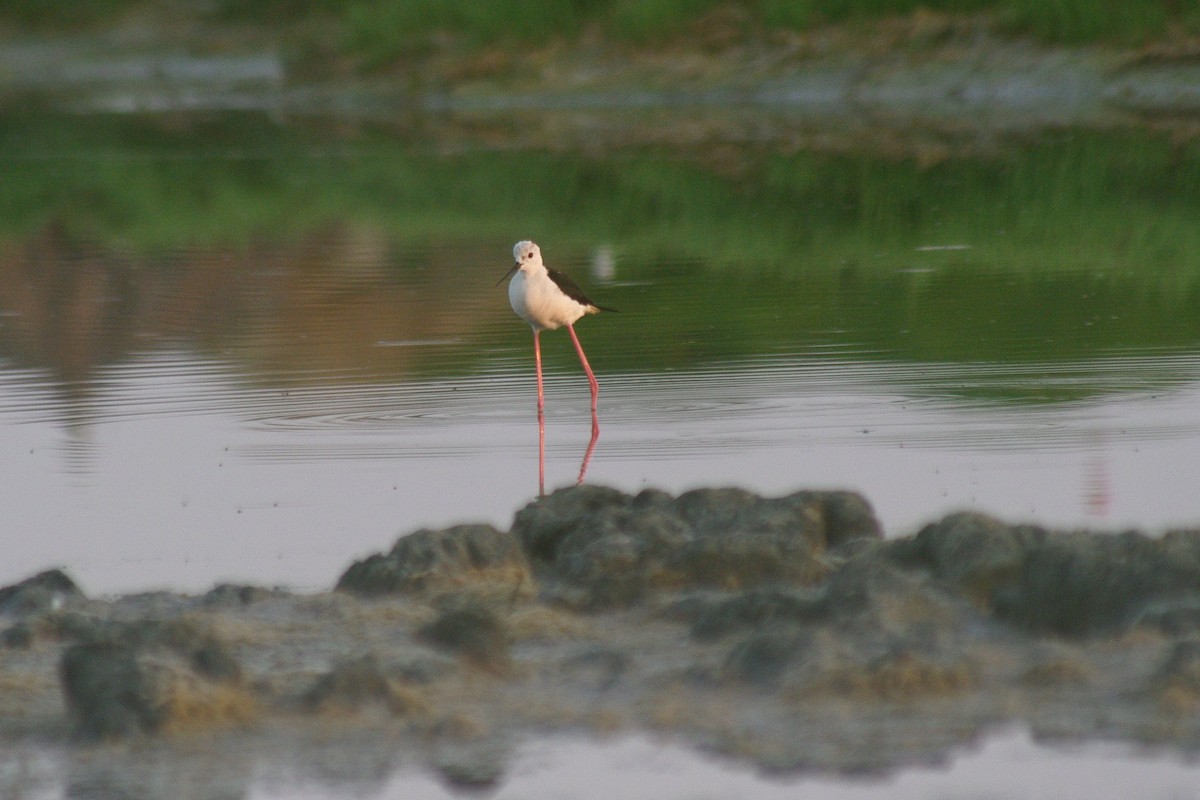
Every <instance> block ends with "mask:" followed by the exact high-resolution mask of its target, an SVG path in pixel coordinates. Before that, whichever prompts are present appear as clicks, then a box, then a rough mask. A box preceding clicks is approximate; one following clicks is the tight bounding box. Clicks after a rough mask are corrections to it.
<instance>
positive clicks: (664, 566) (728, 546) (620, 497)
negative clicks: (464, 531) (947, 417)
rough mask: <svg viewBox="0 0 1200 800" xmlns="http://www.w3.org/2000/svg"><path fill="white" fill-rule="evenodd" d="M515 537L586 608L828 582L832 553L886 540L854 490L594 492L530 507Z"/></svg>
mask: <svg viewBox="0 0 1200 800" xmlns="http://www.w3.org/2000/svg"><path fill="white" fill-rule="evenodd" d="M513 534H514V535H515V536H517V537H518V538H519V539H520V541H521V542H522V544H523V545H524V546H525V549H526V551H527V552H528V553H529V555H530V557H531V559H532V560H533V561H534V564H535V566H536V567H538V568H539V570H540V571H541V573H540V574H545V575H546V576H547V577H549V578H550V579H552V580H555V581H558V582H560V583H561V584H562V585H563V586H565V587H566V588H567V589H568V591H567V592H565V593H564V595H563V599H566V600H568V602H571V603H573V604H576V605H580V606H584V607H604V606H613V605H624V604H629V603H633V602H636V601H637V600H639V599H640V598H642V597H643V596H645V594H646V593H647V592H650V591H661V590H679V589H689V588H697V587H710V588H725V589H744V588H749V587H754V586H760V585H764V584H770V583H777V582H783V583H794V584H802V585H804V584H814V583H818V582H820V581H821V580H823V579H824V578H825V577H826V575H827V574H828V572H829V569H830V564H829V561H828V559H827V558H826V556H827V555H828V553H829V552H830V551H831V550H832V549H834V548H838V547H841V546H842V545H845V544H847V543H849V542H851V541H855V540H860V539H868V540H870V539H878V538H879V537H880V536H881V533H880V529H879V523H878V522H877V521H876V519H875V516H874V514H873V513H872V511H871V508H870V506H869V505H868V504H867V502H866V501H865V500H864V499H863V498H862V497H861V496H859V495H857V494H853V493H850V492H797V493H795V494H791V495H788V496H786V497H779V498H763V497H759V496H758V495H755V494H752V493H750V492H746V491H743V490H741V489H702V490H695V491H691V492H686V493H684V494H682V495H679V496H678V497H672V496H671V495H669V494H667V493H665V492H661V491H657V490H647V491H643V492H641V493H640V494H638V495H636V496H631V495H627V494H623V493H621V492H618V491H616V490H613V489H607V488H604V487H596V486H579V487H573V488H570V489H562V490H559V491H557V492H555V493H554V494H552V495H549V496H548V497H543V498H540V499H538V500H537V501H535V502H533V503H531V504H529V505H528V506H526V507H525V508H523V509H522V510H521V511H520V512H518V513H517V517H516V520H515V522H514V524H513Z"/></svg>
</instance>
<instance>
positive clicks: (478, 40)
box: [0, 0, 1200, 65]
mask: <svg viewBox="0 0 1200 800" xmlns="http://www.w3.org/2000/svg"><path fill="white" fill-rule="evenodd" d="M152 8H154V6H153V4H150V3H149V2H148V0H88V2H86V3H75V2H69V0H6V2H4V3H2V4H0V26H8V27H18V28H31V29H35V30H39V31H44V30H49V29H55V28H66V29H77V28H80V27H87V26H95V25H98V24H102V23H104V22H106V21H108V20H111V19H113V18H115V17H117V16H119V15H121V14H122V13H124V12H126V11H129V10H131V9H140V10H146V9H152ZM170 8H171V11H170V13H171V14H172V15H173V16H174V17H178V15H179V14H181V13H183V14H186V13H192V14H200V15H206V16H212V17H215V18H217V19H219V20H238V21H242V22H249V23H260V24H263V25H269V26H271V27H272V28H275V29H280V28H283V29H284V30H286V29H287V27H288V26H293V28H294V29H295V30H296V31H301V30H311V28H312V22H313V21H314V20H317V21H319V25H318V27H319V29H320V30H322V31H323V32H324V34H323V35H327V36H329V37H330V38H331V40H333V41H335V42H336V43H337V46H340V47H341V48H343V49H344V50H345V52H346V53H348V54H350V55H354V56H357V57H358V58H360V59H362V60H363V61H365V62H366V63H368V64H371V65H379V64H385V63H388V62H389V61H392V60H395V59H400V58H404V57H406V56H411V55H413V54H418V55H419V54H420V53H422V52H424V51H425V50H427V49H428V48H430V47H432V46H435V43H436V42H441V41H444V39H445V36H446V35H449V36H451V37H452V38H454V39H455V40H457V41H460V42H461V46H463V47H467V48H470V47H480V46H483V45H500V46H512V47H521V46H530V43H534V44H540V43H542V42H544V41H545V40H546V39H548V38H552V37H562V38H567V39H569V38H571V37H575V36H577V35H578V34H579V33H580V32H581V31H583V30H584V29H586V28H593V29H596V30H599V31H601V32H603V33H605V34H607V35H608V36H610V37H613V38H614V39H617V40H624V41H629V42H634V43H640V44H646V45H652V44H656V43H661V42H664V41H668V40H679V41H681V42H685V43H686V42H687V41H690V40H691V39H692V37H693V34H694V31H693V28H692V26H693V24H694V23H695V22H696V21H697V20H699V19H701V18H702V17H704V16H705V15H706V14H710V13H711V12H714V11H722V10H724V11H727V12H728V11H732V12H734V13H732V14H729V13H726V14H725V18H728V19H734V20H741V21H742V23H741V27H742V32H743V33H744V34H745V35H749V36H754V35H758V34H760V33H762V32H764V31H768V30H772V29H790V30H805V29H809V28H811V27H813V26H815V25H820V24H825V23H847V22H869V21H871V20H876V19H881V18H885V17H893V16H906V15H910V14H913V13H915V12H918V11H920V10H929V11H935V12H943V13H949V14H978V13H986V14H989V15H991V16H992V17H993V19H995V20H996V21H997V22H998V23H999V24H1000V25H1001V27H1002V29H1003V30H1006V31H1008V32H1010V33H1011V34H1013V35H1017V36H1025V35H1031V36H1034V37H1037V38H1039V39H1042V40H1044V41H1047V42H1059V43H1070V44H1079V43H1087V42H1110V43H1117V44H1131V43H1138V42H1141V41H1144V40H1146V39H1151V38H1154V37H1159V36H1163V35H1164V34H1166V33H1167V31H1168V30H1169V29H1171V28H1172V27H1173V26H1174V27H1176V28H1178V29H1180V30H1184V31H1190V32H1192V33H1196V32H1198V31H1200V6H1198V4H1196V3H1194V2H1182V1H1180V0H1175V1H1174V2H1170V1H1168V2H1163V0H725V1H724V2H722V0H566V1H565V2H561V1H560V0H490V1H489V2H477V1H476V0H440V1H439V0H217V1H216V2H215V3H214V4H211V5H205V6H203V7H202V8H201V9H200V10H193V9H192V7H191V6H184V5H172V6H170ZM301 35H303V34H301Z"/></svg>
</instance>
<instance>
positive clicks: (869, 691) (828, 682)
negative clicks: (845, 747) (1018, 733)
mask: <svg viewBox="0 0 1200 800" xmlns="http://www.w3.org/2000/svg"><path fill="white" fill-rule="evenodd" d="M974 682H975V681H974V674H973V670H972V668H971V665H970V663H969V662H968V661H966V660H965V659H963V658H961V657H955V656H953V655H951V654H946V653H925V652H920V651H917V650H915V649H913V648H910V647H905V646H897V647H894V648H891V649H890V650H889V651H888V652H886V653H884V654H883V655H881V656H879V657H877V658H874V659H872V660H871V661H869V662H867V663H865V664H862V665H848V666H845V667H843V668H841V669H838V670H834V671H832V672H830V673H829V674H827V675H825V676H824V683H825V688H826V689H828V690H830V691H832V692H833V693H835V694H839V695H842V696H847V697H856V698H859V699H869V700H875V701H878V700H887V701H891V702H911V701H914V700H919V699H923V698H926V697H930V696H934V697H937V696H943V695H947V694H956V693H959V692H962V691H965V690H967V689H969V688H971V686H972V685H973V684H974Z"/></svg>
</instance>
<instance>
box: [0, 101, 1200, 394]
mask: <svg viewBox="0 0 1200 800" xmlns="http://www.w3.org/2000/svg"><path fill="white" fill-rule="evenodd" d="M0 153H3V154H4V155H3V156H0V164H2V168H3V170H4V172H5V174H6V177H7V178H8V179H6V180H5V181H3V182H0V241H4V240H7V241H8V242H9V243H14V244H15V243H19V242H20V241H22V240H24V239H25V238H26V237H28V236H29V235H32V234H35V233H36V232H37V231H39V230H41V229H43V228H44V227H45V226H47V225H49V224H51V223H54V224H56V225H57V226H58V227H59V228H60V229H62V230H65V231H67V232H68V233H69V234H70V235H72V236H75V237H78V238H80V239H93V238H98V239H99V240H101V241H103V242H106V243H108V244H109V245H110V246H116V247H119V248H121V249H123V250H130V251H134V252H142V253H145V254H147V255H148V256H150V258H148V259H146V261H148V262H154V261H156V260H157V259H155V258H154V254H156V253H158V252H160V251H162V250H164V249H166V250H170V249H172V248H176V247H180V246H186V245H189V244H198V245H217V246H222V247H227V246H235V247H236V246H238V244H239V243H249V242H252V241H259V242H262V241H268V242H269V241H272V240H274V241H298V240H301V239H302V238H303V237H306V236H308V235H310V234H311V233H312V232H313V231H316V230H321V229H323V228H325V229H327V228H329V227H330V226H347V227H350V228H358V229H363V230H368V231H374V232H376V233H378V234H381V238H383V239H386V240H390V241H391V242H393V243H395V244H397V245H400V247H399V250H401V251H408V252H411V251H414V250H418V251H419V250H420V247H421V246H422V245H426V244H429V243H436V242H440V241H456V242H483V241H487V242H489V243H494V242H497V241H498V242H503V243H505V244H507V243H509V242H511V241H514V240H515V239H517V238H522V237H525V236H531V237H535V238H540V239H542V240H543V242H542V243H543V245H545V246H547V247H553V252H554V253H555V263H557V264H559V265H560V266H564V267H566V266H568V265H570V264H571V261H572V259H579V258H581V257H582V254H584V253H586V252H587V251H588V249H590V248H591V247H593V246H594V245H595V244H596V243H609V244H612V245H613V246H615V247H616V248H617V250H618V255H619V256H620V260H621V277H622V278H623V279H638V278H642V279H645V280H648V281H649V285H645V286H639V287H627V288H622V287H608V288H607V289H606V290H605V291H604V297H603V300H604V302H606V303H607V304H610V305H613V306H616V307H618V308H621V309H622V310H623V312H624V313H623V314H622V317H621V318H620V324H619V325H617V324H594V325H590V326H589V328H588V333H587V336H588V341H589V352H591V350H592V349H593V348H592V347H591V346H590V345H591V342H592V341H595V342H596V346H595V348H594V350H595V354H596V355H595V356H594V361H595V362H596V364H597V366H598V367H599V368H603V369H605V370H608V371H612V370H616V369H627V368H629V364H630V363H637V364H639V365H640V366H642V367H644V368H647V369H654V368H658V367H661V366H664V365H667V364H671V365H673V366H681V365H686V364H697V363H706V362H711V361H714V360H720V359H728V358H739V357H744V356H746V355H748V354H769V353H778V352H787V351H794V350H795V349H796V348H797V347H800V348H804V347H809V346H811V347H823V346H835V347H836V346H837V345H839V344H847V343H848V344H853V345H854V346H855V347H859V348H866V349H868V350H873V351H877V352H879V353H881V354H883V357H887V358H901V359H910V360H915V361H923V360H924V361H932V362H950V361H971V360H1010V361H1038V360H1067V359H1076V358H1086V357H1089V356H1091V355H1095V354H1097V353H1104V352H1110V351H1113V350H1118V349H1121V348H1125V347H1141V348H1146V347H1156V348H1158V347H1161V348H1194V347H1195V346H1196V343H1197V342H1198V341H1200V313H1198V312H1200V309H1198V308H1197V306H1198V304H1200V225H1198V224H1197V222H1196V220H1198V219H1200V148H1198V147H1196V146H1173V145H1171V144H1170V143H1168V142H1166V141H1164V140H1162V139H1159V138H1155V137H1150V136H1142V135H1132V134H1129V135H1126V134H1075V135H1072V136H1069V137H1063V138H1062V139H1060V140H1057V141H1052V142H1049V143H1046V144H1042V145H1039V146H1030V147H1028V148H1023V149H1015V150H1013V151H1011V152H1009V153H1007V154H1005V155H1002V156H998V157H995V158H993V159H991V160H986V161H950V162H945V163H942V164H940V165H937V166H935V167H932V168H924V169H923V168H920V167H918V166H917V165H915V164H912V163H908V162H896V161H888V160H883V159H876V158H867V157H858V158H854V157H847V156H826V155H814V154H804V153H802V154H798V155H779V154H776V153H770V152H763V153H760V154H757V155H756V154H753V153H743V154H742V155H743V156H744V160H743V162H742V164H741V166H740V168H739V169H738V170H737V171H736V172H735V173H733V174H727V173H726V172H724V171H722V170H714V169H710V168H707V167H706V166H704V162H703V161H701V160H698V159H692V158H690V157H689V156H688V155H687V154H683V155H681V154H678V153H664V152H663V151H659V150H655V151H652V152H646V151H641V150H629V151H622V152H617V153H613V154H610V155H609V156H608V157H606V158H603V159H597V158H589V157H584V156H580V155H576V154H545V153H537V152H528V151H526V152H473V153H468V154H465V155H459V156H453V157H441V156H436V155H433V154H431V152H429V150H428V148H427V147H426V146H424V145H421V146H419V147H418V148H417V149H416V150H414V149H413V148H411V147H406V146H405V145H404V144H402V143H397V142H395V141H394V140H391V139H387V138H382V137H375V136H372V135H369V134H366V135H361V136H358V137H356V138H354V139H352V140H350V141H344V142H337V141H332V142H331V141H329V140H327V139H324V138H322V137H318V136H314V135H309V134H305V133H303V132H297V131H295V130H291V129H280V128H277V127H274V126H271V125H268V124H264V123H262V122H261V121H258V120H257V119H255V118H246V119H243V120H241V122H240V124H237V125H231V124H229V121H228V120H225V121H222V122H221V123H219V124H218V123H217V122H213V123H211V124H207V125H200V126H199V127H192V126H191V125H190V124H189V125H188V126H184V127H181V128H179V129H178V130H176V129H173V128H171V127H170V126H169V125H167V124H166V123H163V122H161V121H159V122H156V123H154V124H145V123H139V122H137V121H131V120H127V119H121V118H103V117H101V118H91V119H88V120H79V119H75V118H68V119H56V120H48V119H33V118H30V119H24V120H22V119H19V118H11V117H10V118H8V119H6V120H4V121H0ZM699 155H702V154H699ZM959 245H964V246H967V248H968V249H946V250H938V249H934V250H920V249H918V248H922V247H943V246H959ZM502 256H503V253H501V256H500V257H502ZM164 261H165V262H167V263H171V260H170V259H164ZM577 266H578V262H577V261H576V262H575V265H574V266H573V267H572V269H576V268H577ZM497 277H498V276H497ZM735 277H736V278H737V280H730V279H731V278H735ZM764 286H766V287H767V290H766V291H764V288H763V287H764ZM497 291H499V290H497ZM678 291H683V292H686V294H687V296H688V301H687V302H686V303H683V304H681V303H677V302H672V301H671V300H670V299H669V295H670V294H671V293H672V292H678ZM639 309H655V312H654V313H652V314H642V313H639ZM663 309H665V310H663ZM1084 329H1087V333H1086V335H1084V334H1082V333H1081V332H1080V331H1081V330H1084ZM511 335H512V337H513V338H512V341H513V342H514V343H517V342H523V341H524V339H525V337H526V335H527V332H526V331H524V330H522V329H521V328H520V327H519V326H515V325H514V326H513V328H512V333H511ZM637 342H654V343H655V346H654V347H647V348H646V349H645V352H644V353H643V352H639V351H638V350H637V348H636V347H635V344H631V343H637ZM631 348H632V352H633V353H636V354H637V355H636V358H632V359H631V358H630V355H631ZM559 355H561V356H562V358H563V359H564V363H568V362H570V359H572V358H573V354H572V353H570V352H569V351H568V350H563V352H562V353H560V354H559ZM549 357H550V358H552V359H553V358H556V357H557V356H553V355H552V356H549ZM437 369H438V370H441V369H444V366H442V365H439V366H437ZM981 391H982V392H984V393H985V394H987V393H995V392H997V391H1000V390H999V389H995V388H988V389H984V390H981ZM1056 391H1057V392H1059V393H1062V392H1065V391H1067V390H1063V389H1059V390H1056Z"/></svg>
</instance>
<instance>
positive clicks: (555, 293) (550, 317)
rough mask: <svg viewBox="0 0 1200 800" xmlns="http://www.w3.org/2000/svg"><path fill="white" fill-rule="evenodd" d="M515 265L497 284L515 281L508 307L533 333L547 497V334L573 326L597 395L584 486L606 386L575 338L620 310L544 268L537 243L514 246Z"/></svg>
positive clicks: (541, 476)
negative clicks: (588, 322)
mask: <svg viewBox="0 0 1200 800" xmlns="http://www.w3.org/2000/svg"><path fill="white" fill-rule="evenodd" d="M513 260H514V261H515V262H516V263H514V264H513V266H512V269H510V270H509V271H508V273H507V274H506V275H505V276H504V277H503V278H501V279H500V280H499V281H497V282H496V285H497V286H499V285H500V284H501V283H504V281H505V280H506V279H507V278H508V277H509V275H511V276H512V281H510V282H509V284H508V302H509V303H510V304H511V305H512V308H513V311H515V312H517V316H519V317H520V318H521V319H523V320H525V321H526V322H528V323H529V325H530V327H531V328H533V359H534V364H535V365H536V366H537V415H538V444H539V449H538V455H539V459H538V490H539V491H540V492H542V493H543V494H544V493H545V485H546V481H545V444H544V443H545V435H546V417H545V408H546V400H545V395H544V394H543V392H542V345H541V332H542V331H544V330H554V329H555V328H561V327H562V326H563V325H566V326H567V332H568V333H570V334H571V341H572V342H573V343H574V344H575V352H576V353H578V354H579V363H580V364H582V365H583V371H584V372H586V373H587V378H588V384H589V385H590V387H591V390H592V439H591V442H590V443H589V444H588V450H587V454H586V455H585V456H584V460H583V467H582V468H581V469H580V471H579V480H580V481H582V480H583V474H584V472H585V471H586V470H587V463H588V461H589V460H590V458H591V455H592V449H593V448H594V447H595V446H596V437H597V436H599V435H600V421H599V420H598V419H597V417H596V399H597V397H598V395H599V393H600V385H599V384H598V383H597V382H596V376H595V375H594V374H593V373H592V368H591V366H590V365H589V364H588V360H587V356H586V355H584V354H583V346H582V345H581V344H579V337H578V336H576V335H575V323H576V322H577V321H578V320H579V319H580V317H583V316H584V315H586V314H597V313H599V312H601V311H615V310H616V309H613V308H605V307H604V306H601V305H597V304H596V303H593V302H592V301H591V300H589V299H588V298H587V297H586V296H585V295H584V293H583V290H582V289H580V288H579V287H578V286H577V285H576V284H575V282H574V281H572V280H571V279H570V278H568V277H567V276H566V275H564V274H562V273H561V272H559V271H558V270H554V269H550V268H549V267H547V266H546V265H545V264H544V263H542V251H541V249H540V248H539V247H538V246H537V245H536V244H535V243H533V242H530V241H521V242H517V243H516V244H515V245H514V246H513Z"/></svg>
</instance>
